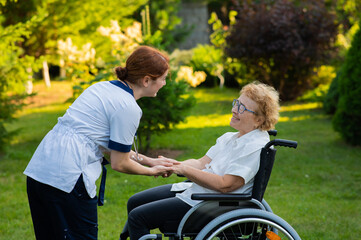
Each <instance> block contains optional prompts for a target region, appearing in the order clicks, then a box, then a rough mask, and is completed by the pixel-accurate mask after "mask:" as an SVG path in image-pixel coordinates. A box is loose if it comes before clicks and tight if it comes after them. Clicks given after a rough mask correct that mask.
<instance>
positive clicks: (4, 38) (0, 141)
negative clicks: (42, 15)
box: [0, 17, 40, 151]
mask: <svg viewBox="0 0 361 240" xmlns="http://www.w3.org/2000/svg"><path fill="white" fill-rule="evenodd" d="M39 20H40V19H39V18H38V17H33V18H32V19H31V20H29V21H28V22H26V23H18V24H16V25H11V26H8V27H6V28H3V27H1V26H0V151H1V150H4V146H5V143H7V142H8V141H9V140H10V138H11V136H12V135H13V134H14V133H15V132H8V131H7V130H6V128H5V123H8V122H11V121H12V120H14V114H15V112H16V111H17V110H19V109H21V107H22V106H23V100H24V99H25V98H26V97H27V94H26V93H25V83H26V81H27V79H28V77H29V72H28V71H27V69H29V68H31V69H34V68H35V69H36V62H35V59H34V58H33V57H31V56H27V55H23V51H22V49H21V48H20V47H19V46H18V43H19V42H22V41H24V38H25V37H27V36H29V34H30V33H31V32H30V31H29V29H30V28H31V26H32V25H34V24H36V23H37V22H38V21H39Z"/></svg>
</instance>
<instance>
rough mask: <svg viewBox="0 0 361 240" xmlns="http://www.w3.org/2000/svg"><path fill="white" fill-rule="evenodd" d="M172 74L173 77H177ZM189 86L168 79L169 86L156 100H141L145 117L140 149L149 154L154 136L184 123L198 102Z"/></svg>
mask: <svg viewBox="0 0 361 240" xmlns="http://www.w3.org/2000/svg"><path fill="white" fill-rule="evenodd" d="M176 75H177V74H176V73H175V72H172V74H171V76H176ZM188 87H189V85H188V84H187V83H186V82H184V81H180V82H176V81H175V80H172V79H168V80H167V84H166V85H165V86H164V87H163V88H162V89H160V90H159V92H158V94H157V97H155V98H141V99H140V100H138V104H139V106H140V107H141V109H142V110H143V116H142V119H141V120H140V124H139V128H138V132H137V134H138V139H139V145H140V149H141V150H142V151H143V152H147V150H148V149H149V147H150V143H151V137H152V135H153V134H160V133H163V132H166V131H169V130H170V129H171V127H172V126H173V125H175V124H177V123H180V122H183V121H184V120H185V117H186V112H187V111H188V110H190V109H191V108H192V107H193V106H194V105H195V102H196V99H195V97H194V96H193V95H190V94H189V93H188V91H187V89H188Z"/></svg>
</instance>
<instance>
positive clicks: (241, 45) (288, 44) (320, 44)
mask: <svg viewBox="0 0 361 240" xmlns="http://www.w3.org/2000/svg"><path fill="white" fill-rule="evenodd" d="M269 2H272V1H269ZM237 18H238V19H237V23H236V24H235V25H234V26H233V27H232V28H231V34H230V35H229V36H228V37H227V39H226V41H227V47H226V48H225V52H226V54H227V55H228V56H230V57H232V58H236V59H239V60H240V62H241V63H243V64H244V65H245V66H246V67H247V71H248V72H247V74H248V78H249V79H251V80H252V79H257V80H260V81H262V82H265V83H267V84H270V85H272V86H274V87H276V89H277V90H278V91H279V92H280V96H281V98H282V99H283V100H292V99H295V98H296V97H298V96H299V95H301V94H302V93H303V92H304V91H305V90H306V89H307V88H308V86H309V84H310V83H309V78H310V76H311V75H312V74H313V69H314V68H315V67H316V66H318V65H319V64H320V63H323V62H325V61H326V60H327V59H328V57H329V56H330V53H331V51H332V50H333V48H332V44H333V42H334V41H335V38H336V34H337V25H336V23H335V16H334V15H333V14H331V13H329V12H328V11H327V9H326V8H325V6H324V4H323V3H322V2H321V1H301V2H300V3H299V4H297V5H296V4H295V3H292V2H291V1H289V0H279V1H275V3H268V4H267V3H264V2H261V3H250V4H244V5H243V6H242V7H241V8H240V9H239V14H238V16H237Z"/></svg>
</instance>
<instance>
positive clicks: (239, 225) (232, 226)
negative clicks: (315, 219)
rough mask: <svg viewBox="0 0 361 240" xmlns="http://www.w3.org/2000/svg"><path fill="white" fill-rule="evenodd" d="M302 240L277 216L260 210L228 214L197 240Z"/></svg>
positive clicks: (201, 232) (246, 210)
mask: <svg viewBox="0 0 361 240" xmlns="http://www.w3.org/2000/svg"><path fill="white" fill-rule="evenodd" d="M204 239H207V240H240V239H247V240H256V239H257V240H285V239H288V240H301V238H300V237H299V236H298V234H297V232H296V231H295V230H294V229H293V228H292V227H291V225H289V224H288V223H287V222H286V221H285V220H283V219H282V218H280V217H278V216H277V215H275V214H273V213H270V212H267V211H263V210H258V209H239V210H234V211H231V212H227V213H225V214H223V215H221V216H219V217H217V218H215V219H214V220H212V221H211V222H210V223H208V224H207V225H206V226H205V227H204V228H203V229H202V230H201V231H200V232H199V234H198V235H197V237H196V239H195V240H204Z"/></svg>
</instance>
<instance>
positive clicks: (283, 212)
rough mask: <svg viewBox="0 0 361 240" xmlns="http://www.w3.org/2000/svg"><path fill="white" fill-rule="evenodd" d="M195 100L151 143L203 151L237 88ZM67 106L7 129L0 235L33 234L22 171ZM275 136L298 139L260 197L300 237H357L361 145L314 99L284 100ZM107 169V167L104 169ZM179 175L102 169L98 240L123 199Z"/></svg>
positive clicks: (189, 152)
mask: <svg viewBox="0 0 361 240" xmlns="http://www.w3.org/2000/svg"><path fill="white" fill-rule="evenodd" d="M194 93H195V95H196V97H197V99H198V103H197V105H196V107H195V108H194V109H193V110H192V112H191V114H190V116H189V117H188V118H187V122H186V123H182V124H179V125H178V126H175V127H174V129H173V130H172V131H170V132H168V133H166V134H163V135H159V136H154V137H153V141H152V144H151V146H152V148H168V149H175V150H182V151H183V154H182V155H181V156H180V157H179V159H181V160H183V159H186V158H189V157H196V158H197V157H201V156H203V155H204V154H205V153H206V151H207V150H208V148H209V147H211V146H212V145H213V144H214V143H215V140H216V138H217V137H219V136H220V135H222V134H223V133H224V132H226V131H233V130H232V129H231V128H230V127H229V126H228V123H229V120H230V116H231V115H230V109H231V101H232V99H233V98H236V97H237V95H238V91H236V90H230V89H224V90H223V91H221V90H219V89H197V90H194ZM67 106H68V105H67V104H63V103H59V104H53V105H50V106H45V107H38V108H29V109H27V110H24V111H23V112H21V113H20V114H19V115H18V117H19V119H18V120H17V121H16V122H13V123H12V124H9V125H8V126H7V127H8V129H10V130H13V129H17V128H22V131H21V133H20V134H19V135H18V136H17V137H16V138H15V139H14V141H13V142H12V144H11V145H10V146H8V147H7V149H6V152H5V153H4V154H3V155H2V156H0V189H1V194H0V239H7V240H8V239H35V237H34V233H33V229H32V222H31V218H30V211H29V207H28V203H27V196H26V187H25V176H24V175H23V174H22V172H23V170H24V169H25V167H26V165H27V163H28V161H29V159H30V158H31V156H32V153H33V152H34V150H35V149H36V147H37V145H38V144H39V142H40V141H41V139H42V138H43V136H44V135H45V134H46V133H47V132H48V131H49V130H50V129H51V128H52V126H53V125H54V124H55V123H56V121H57V117H59V116H61V115H62V114H63V113H64V112H65V110H66V108H67ZM277 130H278V132H279V134H278V138H284V139H292V140H296V141H298V143H299V146H298V148H297V149H289V148H279V150H278V153H277V158H276V162H275V166H274V171H273V173H272V176H271V180H270V183H269V187H268V189H267V191H266V194H265V198H266V200H267V201H268V203H269V204H270V205H271V207H272V208H273V210H274V212H275V213H276V214H277V215H279V216H280V217H282V218H284V219H285V220H286V221H287V222H289V223H290V224H291V225H292V226H293V227H294V228H295V229H296V231H297V232H298V233H299V234H300V236H301V238H302V239H329V240H333V239H355V238H356V239H357V237H355V236H357V235H356V234H357V233H360V232H361V226H360V224H359V222H358V221H359V220H360V219H361V184H360V183H361V164H360V162H361V148H360V147H352V146H348V145H346V144H345V143H344V142H343V141H342V140H341V138H340V136H339V134H337V133H336V132H334V131H333V130H332V125H331V119H330V117H329V116H326V115H325V114H323V112H322V111H321V109H320V107H319V106H318V105H315V104H297V103H292V104H284V105H283V107H282V109H281V119H280V122H279V123H278V124H277ZM108 168H109V167H108ZM176 181H179V179H178V178H177V177H175V176H171V177H170V178H167V179H163V178H153V177H146V176H134V175H126V174H120V173H118V172H115V171H113V170H109V171H108V179H107V189H106V204H105V205H104V206H103V207H99V208H98V214H99V229H100V230H99V239H104V240H107V239H118V237H119V233H120V231H121V229H122V227H123V225H124V223H125V220H126V202H127V199H128V198H129V197H130V196H131V195H132V194H133V193H135V192H138V191H141V190H143V189H147V188H150V187H153V186H157V185H161V184H166V183H172V182H176Z"/></svg>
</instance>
